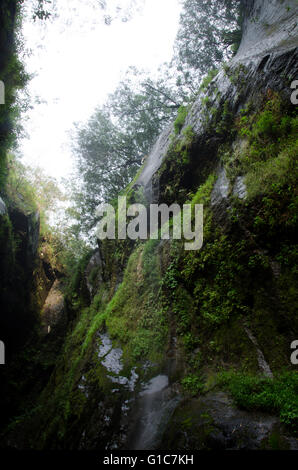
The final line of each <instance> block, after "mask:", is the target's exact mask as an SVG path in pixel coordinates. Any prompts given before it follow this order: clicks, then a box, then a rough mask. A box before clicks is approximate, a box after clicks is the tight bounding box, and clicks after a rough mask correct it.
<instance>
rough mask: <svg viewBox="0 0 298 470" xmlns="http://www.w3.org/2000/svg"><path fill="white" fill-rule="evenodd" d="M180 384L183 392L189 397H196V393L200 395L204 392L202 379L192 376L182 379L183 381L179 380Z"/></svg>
mask: <svg viewBox="0 0 298 470" xmlns="http://www.w3.org/2000/svg"><path fill="white" fill-rule="evenodd" d="M181 384H182V386H183V388H184V390H185V391H187V392H188V393H190V394H191V395H197V394H198V393H202V392H203V390H204V383H203V382H202V379H201V378H200V377H198V376H197V375H194V374H190V375H187V376H186V377H184V379H182V380H181Z"/></svg>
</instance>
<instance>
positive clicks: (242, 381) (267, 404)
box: [219, 371, 298, 431]
mask: <svg viewBox="0 0 298 470" xmlns="http://www.w3.org/2000/svg"><path fill="white" fill-rule="evenodd" d="M219 383H221V384H223V385H225V386H227V388H228V390H229V391H230V393H231V395H232V397H233V398H234V400H235V403H236V404H237V405H238V406H241V407H243V408H246V409H248V410H262V411H266V412H271V413H279V415H280V418H281V421H282V422H283V423H285V424H287V425H288V426H290V427H291V428H292V429H294V430H296V431H298V403H297V394H298V374H297V372H294V371H293V372H284V373H281V374H280V375H278V376H276V377H275V378H274V379H270V378H265V377H260V376H252V375H244V374H240V373H234V372H223V373H221V374H220V375H219Z"/></svg>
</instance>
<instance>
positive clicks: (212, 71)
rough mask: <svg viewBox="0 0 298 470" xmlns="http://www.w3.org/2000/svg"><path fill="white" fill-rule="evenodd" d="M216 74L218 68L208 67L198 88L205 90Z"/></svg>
mask: <svg viewBox="0 0 298 470" xmlns="http://www.w3.org/2000/svg"><path fill="white" fill-rule="evenodd" d="M217 74H218V69H210V70H209V72H208V75H206V77H204V79H203V81H202V83H201V85H200V90H207V88H208V86H209V85H210V83H211V82H212V80H213V78H214V77H216V75H217Z"/></svg>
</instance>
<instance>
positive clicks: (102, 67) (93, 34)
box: [20, 0, 180, 178]
mask: <svg viewBox="0 0 298 470" xmlns="http://www.w3.org/2000/svg"><path fill="white" fill-rule="evenodd" d="M121 1H122V2H123V3H129V2H131V1H132V0H121ZM138 1H141V5H142V4H143V7H142V8H140V11H139V12H137V13H135V14H134V16H133V18H132V19H131V20H130V21H128V22H126V23H124V22H122V21H121V20H120V19H119V20H114V21H113V22H112V24H111V25H110V26H107V25H105V24H104V21H103V13H102V12H101V10H100V9H94V8H92V7H91V6H90V4H89V2H88V1H86V0H58V2H57V3H58V5H59V9H58V10H57V13H58V17H56V18H55V19H54V20H53V21H47V22H44V24H43V25H40V24H38V23H37V22H36V23H35V24H33V23H32V21H29V20H28V21H25V23H24V26H23V34H24V39H25V45H26V48H27V49H31V51H32V52H31V55H30V56H29V57H26V67H27V71H28V72H30V73H35V74H36V76H35V77H34V78H33V79H32V80H31V82H30V84H29V88H30V93H31V96H32V97H33V98H34V97H35V96H39V98H40V99H41V100H44V103H41V104H36V105H35V106H34V109H33V110H30V111H29V112H28V120H27V122H26V124H25V130H26V132H27V134H28V136H29V138H28V139H25V140H23V141H22V142H21V148H20V150H21V153H22V154H23V160H22V161H23V163H25V164H26V163H27V164H37V165H39V166H41V167H43V168H44V169H45V170H46V172H47V173H48V174H50V175H52V176H55V177H57V178H60V177H62V176H67V174H68V173H69V171H70V170H71V164H72V159H71V153H70V150H69V135H68V131H69V130H70V129H71V128H72V127H73V122H75V121H85V120H86V119H88V117H89V116H90V115H91V114H92V112H93V110H94V108H95V107H96V106H97V105H99V104H102V103H103V102H104V100H105V97H106V95H107V94H108V93H110V92H112V91H113V90H114V88H115V87H116V86H117V83H118V82H119V80H120V79H121V76H122V75H123V74H124V72H125V71H126V70H127V68H128V67H129V66H131V65H134V66H136V67H138V68H148V69H150V70H152V71H154V70H156V69H157V67H158V65H160V64H161V63H163V62H164V61H167V60H170V59H171V56H172V52H173V43H174V38H175V35H176V32H177V28H178V21H179V14H180V5H179V0H138Z"/></svg>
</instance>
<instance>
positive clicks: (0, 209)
mask: <svg viewBox="0 0 298 470" xmlns="http://www.w3.org/2000/svg"><path fill="white" fill-rule="evenodd" d="M6 213H7V207H6V204H5V202H4V201H3V199H2V198H1V197H0V215H2V216H3V215H5V214H6Z"/></svg>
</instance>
